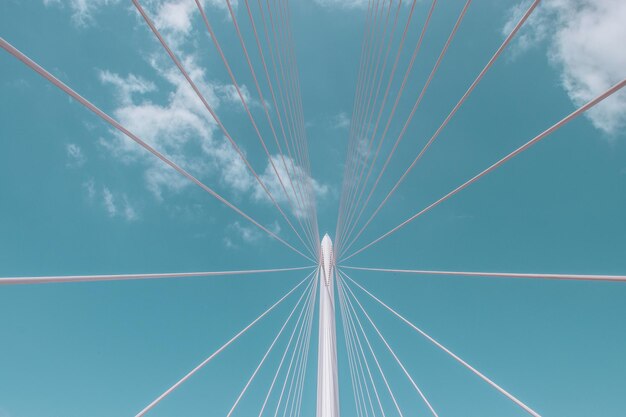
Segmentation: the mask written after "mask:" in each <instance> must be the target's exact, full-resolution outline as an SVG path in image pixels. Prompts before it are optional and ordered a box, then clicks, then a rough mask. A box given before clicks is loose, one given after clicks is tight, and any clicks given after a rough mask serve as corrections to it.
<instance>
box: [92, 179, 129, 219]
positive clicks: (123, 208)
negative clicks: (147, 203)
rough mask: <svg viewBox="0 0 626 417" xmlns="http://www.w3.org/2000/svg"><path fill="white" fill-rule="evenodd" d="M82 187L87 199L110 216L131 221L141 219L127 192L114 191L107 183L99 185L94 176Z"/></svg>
mask: <svg viewBox="0 0 626 417" xmlns="http://www.w3.org/2000/svg"><path fill="white" fill-rule="evenodd" d="M82 187H83V190H84V192H85V194H86V196H87V200H88V201H89V202H90V203H91V204H93V205H94V206H95V207H99V208H101V209H104V211H105V212H106V214H107V215H108V216H109V217H111V218H120V219H124V220H126V221H129V222H132V221H135V220H138V219H139V214H138V212H137V209H136V208H135V206H134V205H133V204H131V203H130V201H129V199H128V196H127V195H126V194H124V193H121V192H116V191H112V190H111V189H110V188H109V187H107V186H106V185H104V186H98V185H97V184H96V181H95V180H94V179H93V178H89V179H88V180H86V181H84V182H83V185H82Z"/></svg>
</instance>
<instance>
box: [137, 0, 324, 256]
mask: <svg viewBox="0 0 626 417" xmlns="http://www.w3.org/2000/svg"><path fill="white" fill-rule="evenodd" d="M132 2H133V4H134V5H135V8H136V9H137V11H139V13H140V14H141V16H142V17H143V19H144V20H145V22H146V24H147V25H148V26H149V27H150V30H152V32H153V33H154V35H155V36H156V37H157V39H158V41H159V43H160V44H161V45H162V46H163V48H164V49H165V51H166V52H167V54H168V55H169V57H170V58H171V59H172V62H174V64H175V65H176V67H177V68H178V69H179V70H180V72H181V74H182V75H183V77H184V78H185V79H186V80H187V83H188V84H189V86H190V87H191V88H192V90H193V91H194V92H195V94H196V95H197V96H198V98H199V99H200V101H201V102H202V104H203V105H204V107H205V108H206V109H207V110H208V112H209V114H210V115H211V117H212V118H213V120H214V121H215V123H216V124H217V126H218V127H219V128H220V130H221V131H222V133H223V134H224V136H225V137H226V139H228V142H229V143H230V144H231V146H232V148H233V149H234V150H235V152H236V153H237V154H238V155H239V157H240V158H241V160H242V161H243V162H244V164H245V165H246V167H247V168H248V170H249V171H250V173H251V174H252V175H253V176H254V178H255V179H256V181H257V182H258V184H259V185H260V186H261V188H262V189H263V191H265V194H266V195H267V196H268V197H269V199H270V200H271V202H272V204H273V205H274V206H275V207H276V209H277V210H278V211H279V213H280V214H281V216H282V217H283V219H285V222H287V224H288V225H289V227H290V228H291V230H293V232H294V233H295V234H296V236H297V237H298V239H299V240H300V242H302V244H303V245H304V246H305V247H306V248H307V250H309V251H310V252H311V255H313V257H315V254H314V253H313V252H312V249H311V248H309V246H308V245H307V244H306V242H305V241H304V240H303V239H302V236H300V234H299V233H298V231H297V230H296V228H295V227H294V226H293V224H292V223H291V221H290V220H289V218H288V217H287V215H286V214H285V212H284V211H283V209H282V208H281V207H280V204H278V202H277V201H276V199H275V198H274V196H273V195H272V193H271V191H270V190H269V189H268V188H267V185H266V184H265V183H264V182H263V180H262V179H261V178H260V177H259V175H258V174H257V172H256V171H255V170H254V168H253V167H252V165H251V164H250V162H249V161H248V159H247V158H246V156H245V155H244V153H243V151H242V150H241V148H239V146H238V145H237V143H236V142H235V140H234V139H233V138H232V136H231V135H230V133H229V132H228V130H227V129H226V127H225V126H224V124H223V123H222V121H221V120H220V118H219V117H218V115H217V114H216V113H215V110H214V109H213V107H212V106H211V105H210V104H209V103H208V101H207V100H206V98H205V97H204V95H203V94H202V92H201V91H200V89H199V88H198V86H197V85H196V83H195V82H194V81H193V80H192V79H191V77H190V76H189V73H188V72H187V71H186V70H185V68H184V67H183V65H182V63H181V62H180V60H179V59H178V58H177V57H176V54H174V52H173V51H172V49H171V48H170V47H169V45H168V44H167V42H166V41H165V39H164V38H163V36H162V35H161V33H160V32H159V30H158V29H157V28H156V26H155V25H154V23H153V22H152V20H151V19H150V18H149V17H148V15H147V13H146V11H145V10H144V9H143V7H142V6H141V4H140V3H139V0H132ZM255 126H256V125H255ZM259 135H260V134H259ZM261 140H262V139H261Z"/></svg>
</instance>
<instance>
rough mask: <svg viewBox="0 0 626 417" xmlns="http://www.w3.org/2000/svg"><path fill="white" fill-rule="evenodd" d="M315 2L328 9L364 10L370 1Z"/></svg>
mask: <svg viewBox="0 0 626 417" xmlns="http://www.w3.org/2000/svg"><path fill="white" fill-rule="evenodd" d="M314 2H315V3H316V4H318V5H320V6H322V7H326V8H339V9H364V8H366V7H367V3H368V0H314Z"/></svg>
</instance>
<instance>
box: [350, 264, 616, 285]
mask: <svg viewBox="0 0 626 417" xmlns="http://www.w3.org/2000/svg"><path fill="white" fill-rule="evenodd" d="M341 267H342V268H346V269H354V270H359V271H373V272H387V273H394V274H417V275H446V276H463V277H484V278H523V279H547V280H572V281H607V282H626V275H593V274H537V273H519V272H476V271H471V272H470V271H438V270H425V269H387V268H365V267H358V266H347V265H342V266H341Z"/></svg>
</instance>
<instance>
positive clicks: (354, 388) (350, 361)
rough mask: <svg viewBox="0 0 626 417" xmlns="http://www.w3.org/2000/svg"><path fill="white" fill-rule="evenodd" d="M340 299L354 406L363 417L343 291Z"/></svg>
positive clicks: (358, 414)
mask: <svg viewBox="0 0 626 417" xmlns="http://www.w3.org/2000/svg"><path fill="white" fill-rule="evenodd" d="M339 294H340V297H339V310H340V312H341V319H342V323H343V326H342V327H343V334H344V339H345V342H346V353H347V356H348V365H349V370H350V380H351V384H352V392H353V395H354V405H355V409H356V413H357V416H359V417H360V416H361V415H362V412H361V404H360V397H359V394H358V388H357V385H356V379H355V376H354V375H355V372H354V364H353V354H352V344H351V342H350V337H349V336H348V328H349V327H348V320H347V316H346V313H345V309H344V300H343V298H342V297H341V291H339Z"/></svg>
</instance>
